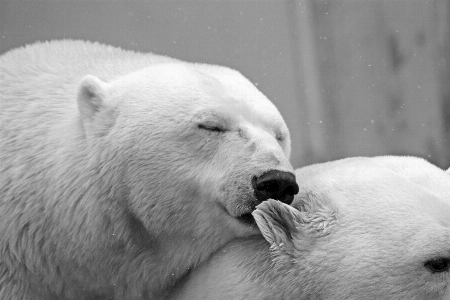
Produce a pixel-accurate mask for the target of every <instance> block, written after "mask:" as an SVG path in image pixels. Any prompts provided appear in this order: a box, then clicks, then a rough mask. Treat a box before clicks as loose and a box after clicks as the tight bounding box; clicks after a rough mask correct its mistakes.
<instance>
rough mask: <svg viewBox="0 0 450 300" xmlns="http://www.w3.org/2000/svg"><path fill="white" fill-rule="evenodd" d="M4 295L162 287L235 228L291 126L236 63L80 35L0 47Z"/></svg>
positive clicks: (138, 291) (109, 295)
mask: <svg viewBox="0 0 450 300" xmlns="http://www.w3.org/2000/svg"><path fill="white" fill-rule="evenodd" d="M0 68H1V70H0V76H1V81H0V96H1V100H0V146H1V151H0V198H1V201H0V231H1V232H2V234H1V236H0V299H12V300H15V299H158V298H160V297H161V298H162V297H164V293H165V291H166V290H167V289H168V288H169V287H170V286H172V285H173V284H174V283H175V282H176V281H177V280H178V279H179V278H180V277H182V276H184V275H185V274H186V273H187V272H188V271H189V270H190V269H191V268H192V267H194V266H196V265H197V264H199V263H200V262H202V261H203V260H205V259H206V258H208V257H209V255H210V254H211V253H212V252H214V251H215V250H217V249H219V248H220V247H222V246H223V245H224V244H225V243H227V242H229V241H230V240H232V239H234V238H237V237H247V236H251V235H255V234H256V235H258V234H259V231H258V230H257V228H256V226H254V225H251V224H250V225H249V224H246V223H244V222H242V221H241V220H240V219H239V217H240V216H241V215H243V214H249V213H251V212H252V211H253V210H254V207H255V206H256V205H257V200H256V199H255V196H254V192H253V188H252V184H251V179H252V178H253V177H254V176H258V175H260V174H262V173H264V172H266V171H267V170H272V169H275V170H280V171H288V172H293V169H292V167H291V165H290V163H289V161H288V158H289V154H290V137H289V131H288V129H287V127H286V125H285V123H284V121H283V119H282V117H281V116H280V114H279V112H278V111H277V109H276V108H275V107H274V106H273V104H272V103H271V102H270V101H269V100H268V99H267V98H266V97H265V96H264V95H262V94H261V93H260V92H259V91H258V90H257V89H256V88H255V87H254V86H253V85H252V84H251V83H250V82H249V81H248V80H247V79H245V78H244V77H243V76H242V75H240V74H239V73H238V72H237V71H234V70H231V69H228V68H224V67H219V66H211V65H201V64H191V63H185V62H181V61H177V60H175V59H171V58H168V57H163V56H157V55H153V54H142V53H135V52H130V51H124V50H121V49H118V48H113V47H110V46H105V45H100V44H92V43H87V42H81V41H54V42H50V43H38V44H34V45H31V46H27V47H24V48H20V49H16V50H13V51H10V52H8V53H6V54H4V55H2V56H1V57H0Z"/></svg>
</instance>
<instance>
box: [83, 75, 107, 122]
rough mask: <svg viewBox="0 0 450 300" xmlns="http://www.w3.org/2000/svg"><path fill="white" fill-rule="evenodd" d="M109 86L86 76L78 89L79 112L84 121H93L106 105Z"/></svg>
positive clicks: (93, 77) (91, 76)
mask: <svg viewBox="0 0 450 300" xmlns="http://www.w3.org/2000/svg"><path fill="white" fill-rule="evenodd" d="M106 89H107V85H106V83H105V82H103V81H102V80H100V79H98V78H97V77H95V76H93V75H86V76H85V77H83V79H82V80H81V83H80V86H79V88H78V98H77V102H78V110H79V111H80V114H81V117H82V119H83V120H86V119H87V120H89V121H92V120H93V118H94V116H95V114H96V113H97V112H99V111H100V110H101V109H102V108H103V107H104V106H105V105H106Z"/></svg>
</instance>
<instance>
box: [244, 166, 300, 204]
mask: <svg viewBox="0 0 450 300" xmlns="http://www.w3.org/2000/svg"><path fill="white" fill-rule="evenodd" d="M252 185H253V190H254V191H255V197H256V199H258V201H260V202H262V201H265V200H267V199H275V200H279V201H281V202H283V203H286V204H291V203H292V201H293V200H294V195H296V194H297V193H298V191H299V188H298V185H297V182H296V181H295V175H294V174H292V173H289V172H283V171H278V170H270V171H267V172H265V173H263V174H262V175H260V176H255V177H253V179H252Z"/></svg>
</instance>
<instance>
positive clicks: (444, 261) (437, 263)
mask: <svg viewBox="0 0 450 300" xmlns="http://www.w3.org/2000/svg"><path fill="white" fill-rule="evenodd" d="M424 266H425V268H427V269H428V270H429V271H430V272H431V273H443V272H448V271H449V270H450V258H444V257H441V258H437V259H432V260H429V261H427V262H426V263H425V264H424Z"/></svg>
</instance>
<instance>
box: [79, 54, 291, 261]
mask: <svg viewBox="0 0 450 300" xmlns="http://www.w3.org/2000/svg"><path fill="white" fill-rule="evenodd" d="M78 108H79V113H80V116H81V117H80V123H81V128H82V134H83V135H84V136H85V138H86V140H87V141H88V145H89V147H91V149H92V150H91V151H90V153H93V154H92V155H93V156H95V157H93V158H92V160H95V161H96V162H97V163H98V164H99V166H100V167H99V172H100V173H101V174H102V178H103V181H104V182H105V186H109V189H110V191H106V193H109V194H110V195H120V197H119V198H118V199H112V200H111V201H112V203H113V206H114V207H119V208H118V209H117V210H118V212H117V213H116V214H120V215H123V214H126V215H127V219H129V220H130V221H129V223H130V224H131V225H130V226H131V227H132V230H131V231H132V232H133V235H134V236H135V237H134V240H135V244H136V245H138V246H140V247H144V248H148V249H153V250H155V251H154V252H156V253H157V252H163V253H164V254H165V255H164V256H163V257H164V258H167V264H168V266H166V267H167V268H168V269H171V268H172V267H173V268H175V267H176V268H177V269H178V267H180V260H184V261H191V262H192V260H194V261H200V260H202V259H204V258H205V256H207V255H209V253H210V252H211V251H212V250H214V249H217V247H219V246H220V245H223V244H224V243H226V242H227V241H229V240H230V239H233V238H235V237H243V236H249V235H255V234H259V231H258V229H257V227H256V225H255V223H254V220H253V218H252V215H251V212H252V211H253V210H254V209H255V207H256V206H257V205H258V204H259V203H261V201H264V200H266V199H267V198H276V199H279V200H281V201H283V202H286V203H290V202H291V201H292V200H293V197H294V194H296V193H297V191H298V186H297V184H296V182H295V177H294V172H293V169H292V166H291V164H290V163H289V155H290V135H289V131H288V128H287V127H286V124H285V122H284V120H283V118H282V117H281V115H280V113H279V112H278V110H277V109H276V108H275V106H274V105H273V104H272V103H271V102H270V101H269V100H268V99H267V98H266V97H265V96H264V95H263V94H262V93H261V92H259V91H258V90H257V89H256V88H255V87H254V85H253V84H251V83H250V82H249V81H248V80H247V79H245V78H244V77H243V76H242V75H240V74H239V73H238V72H236V71H234V70H230V69H227V68H224V67H218V66H209V65H194V64H188V63H179V62H177V63H161V64H155V65H152V66H150V67H147V68H144V69H142V70H139V71H135V72H133V73H130V74H128V75H126V76H123V77H120V78H118V79H115V80H112V81H109V82H105V81H102V80H101V79H99V78H97V77H95V76H92V75H88V76H86V77H84V78H83V80H82V82H81V84H80V87H79V91H78ZM109 182H114V183H115V184H114V186H111V184H109ZM116 198H117V197H116ZM112 210H113V209H111V211H112ZM116 219H117V220H123V218H122V217H117V218H116ZM113 222H114V221H113ZM117 228H118V229H117V230H119V226H117ZM120 228H122V227H120ZM115 234H116V235H117V234H118V232H116V233H115ZM177 253H178V254H181V255H184V258H179V259H174V256H175V255H178V254H177ZM186 256H190V259H186ZM193 258H194V259H193ZM179 269H183V268H182V266H181V267H180V268H179Z"/></svg>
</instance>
